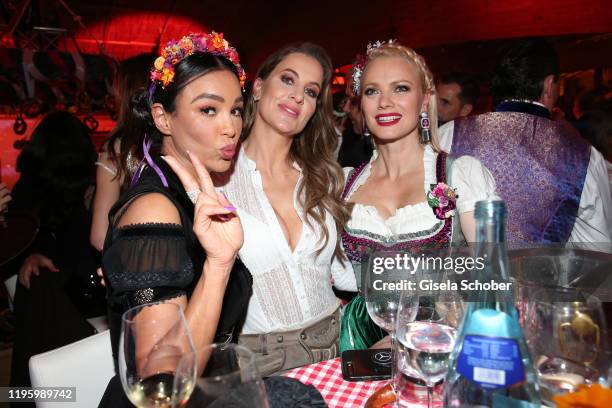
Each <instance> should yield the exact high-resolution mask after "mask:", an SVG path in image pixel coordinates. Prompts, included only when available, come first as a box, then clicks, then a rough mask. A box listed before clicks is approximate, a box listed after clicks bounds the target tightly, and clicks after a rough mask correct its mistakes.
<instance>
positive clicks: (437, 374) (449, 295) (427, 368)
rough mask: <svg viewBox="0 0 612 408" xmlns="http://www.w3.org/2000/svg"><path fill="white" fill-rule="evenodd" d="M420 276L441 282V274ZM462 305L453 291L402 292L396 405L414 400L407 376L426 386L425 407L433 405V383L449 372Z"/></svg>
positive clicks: (398, 332)
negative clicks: (426, 401)
mask: <svg viewBox="0 0 612 408" xmlns="http://www.w3.org/2000/svg"><path fill="white" fill-rule="evenodd" d="M419 276H420V278H421V279H426V280H430V281H440V275H438V276H436V275H431V274H423V273H421V274H420V275H419ZM463 312H464V306H463V302H462V300H461V297H460V296H459V294H457V293H456V292H450V291H449V292H432V291H423V290H419V291H403V292H402V294H401V297H400V301H399V307H398V313H397V329H396V332H395V334H396V338H397V341H398V344H397V352H396V355H397V358H396V361H395V364H396V370H395V376H394V384H395V385H394V389H395V391H396V394H397V396H398V405H400V406H402V405H403V404H405V403H406V405H410V401H412V400H414V396H415V392H414V385H412V384H411V382H410V381H407V379H406V377H408V378H415V379H418V380H421V381H423V382H424V383H425V385H426V386H427V400H428V406H429V407H430V408H431V407H433V391H434V386H435V384H436V383H438V382H439V381H440V380H442V379H443V378H444V377H445V376H446V373H447V372H448V360H449V356H450V353H451V351H452V349H453V346H454V344H455V336H456V333H457V329H458V327H459V325H460V323H461V320H462V318H463Z"/></svg>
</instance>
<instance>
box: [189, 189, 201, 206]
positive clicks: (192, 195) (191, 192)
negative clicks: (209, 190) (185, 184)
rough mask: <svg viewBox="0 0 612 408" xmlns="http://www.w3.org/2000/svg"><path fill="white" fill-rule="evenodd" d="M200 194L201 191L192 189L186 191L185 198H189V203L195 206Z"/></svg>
mask: <svg viewBox="0 0 612 408" xmlns="http://www.w3.org/2000/svg"><path fill="white" fill-rule="evenodd" d="M201 192H202V190H200V189H199V188H197V189H194V190H189V191H187V197H189V200H191V202H192V203H194V204H195V203H196V202H197V201H198V196H199V195H200V193H201Z"/></svg>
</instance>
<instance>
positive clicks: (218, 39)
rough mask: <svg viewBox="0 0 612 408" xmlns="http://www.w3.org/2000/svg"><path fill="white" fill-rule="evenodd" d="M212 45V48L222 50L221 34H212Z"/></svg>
mask: <svg viewBox="0 0 612 408" xmlns="http://www.w3.org/2000/svg"><path fill="white" fill-rule="evenodd" d="M212 45H213V47H215V48H217V49H222V48H223V33H221V34H217V33H214V34H213V38H212Z"/></svg>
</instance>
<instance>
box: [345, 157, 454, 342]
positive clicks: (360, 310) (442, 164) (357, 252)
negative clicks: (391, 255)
mask: <svg viewBox="0 0 612 408" xmlns="http://www.w3.org/2000/svg"><path fill="white" fill-rule="evenodd" d="M450 162H451V160H449V164H450ZM368 164H369V163H368V162H364V163H363V164H361V165H360V166H359V167H356V168H355V169H354V170H353V171H351V173H350V174H349V175H348V177H347V181H346V185H345V187H344V191H343V193H342V198H343V199H344V200H346V199H347V197H348V196H349V193H350V191H351V188H352V187H353V185H354V183H355V182H356V180H358V179H359V176H360V175H361V173H362V172H363V171H364V169H365V168H366V167H367V165H368ZM448 167H449V166H448V165H447V154H446V153H444V152H440V153H439V154H438V157H437V159H436V179H437V181H438V183H446V182H447V180H446V179H447V177H446V176H447V168H448ZM434 213H435V209H434ZM455 218H456V217H455V216H449V217H448V218H445V219H442V220H440V219H438V222H436V223H435V224H434V226H433V227H432V228H430V229H427V230H424V231H417V232H411V233H406V234H398V235H397V236H396V237H393V238H387V237H385V236H382V235H378V234H374V233H371V232H369V231H364V230H352V229H350V228H348V226H347V227H345V229H344V230H343V231H342V234H341V239H342V246H343V248H344V251H345V253H346V255H347V257H348V258H349V259H350V260H351V262H353V265H354V267H355V268H359V267H360V266H361V265H364V267H367V262H368V256H369V254H371V253H372V252H375V251H380V250H386V251H398V252H399V251H417V250H419V248H424V247H428V246H434V245H440V244H449V243H450V242H451V238H452V235H453V227H454V226H453V223H454V219H455ZM455 228H457V226H455ZM356 273H359V271H356ZM385 335H386V333H385V332H384V331H383V330H382V329H381V328H380V327H378V326H377V325H376V324H375V323H374V322H373V321H372V319H371V318H370V316H369V315H368V311H367V309H366V304H365V300H364V297H363V296H362V295H361V294H359V295H357V296H356V297H355V298H353V300H351V301H350V302H349V303H348V304H347V305H346V306H345V309H344V314H343V317H342V326H341V330H340V338H339V348H340V352H342V351H344V350H355V349H367V348H369V347H371V346H372V345H373V344H374V343H376V342H377V341H379V340H381V339H382V338H383V337H384V336H385Z"/></svg>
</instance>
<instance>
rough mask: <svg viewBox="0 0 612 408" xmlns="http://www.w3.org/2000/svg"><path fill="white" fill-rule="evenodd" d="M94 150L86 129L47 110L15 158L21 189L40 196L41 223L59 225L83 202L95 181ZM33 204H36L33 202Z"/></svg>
mask: <svg viewBox="0 0 612 408" xmlns="http://www.w3.org/2000/svg"><path fill="white" fill-rule="evenodd" d="M95 162H96V149H95V147H94V145H93V143H92V142H91V138H90V134H89V129H88V128H87V127H86V126H85V125H84V124H83V123H82V122H81V121H80V120H79V119H78V118H77V117H76V116H74V115H72V114H70V113H68V112H64V111H61V112H53V113H49V114H48V115H47V116H45V118H44V119H43V120H42V121H41V122H40V123H39V124H38V126H37V127H36V129H34V132H33V133H32V136H31V138H30V141H29V142H28V144H27V145H26V147H24V149H23V150H22V151H21V153H20V154H19V156H18V157H17V171H19V172H20V173H21V177H23V178H24V180H27V183H28V184H27V186H23V188H24V189H28V190H30V191H29V192H28V194H26V195H30V196H33V197H40V200H39V201H40V203H36V204H37V206H38V208H39V216H40V218H41V224H42V225H43V226H47V227H49V228H51V229H56V228H59V227H60V226H61V225H62V224H63V223H64V222H65V220H66V219H67V217H70V215H71V214H72V212H73V211H74V210H75V209H76V208H77V207H78V206H82V205H84V195H85V190H86V189H87V188H88V187H90V186H93V185H94V184H95ZM32 204H35V203H32Z"/></svg>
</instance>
